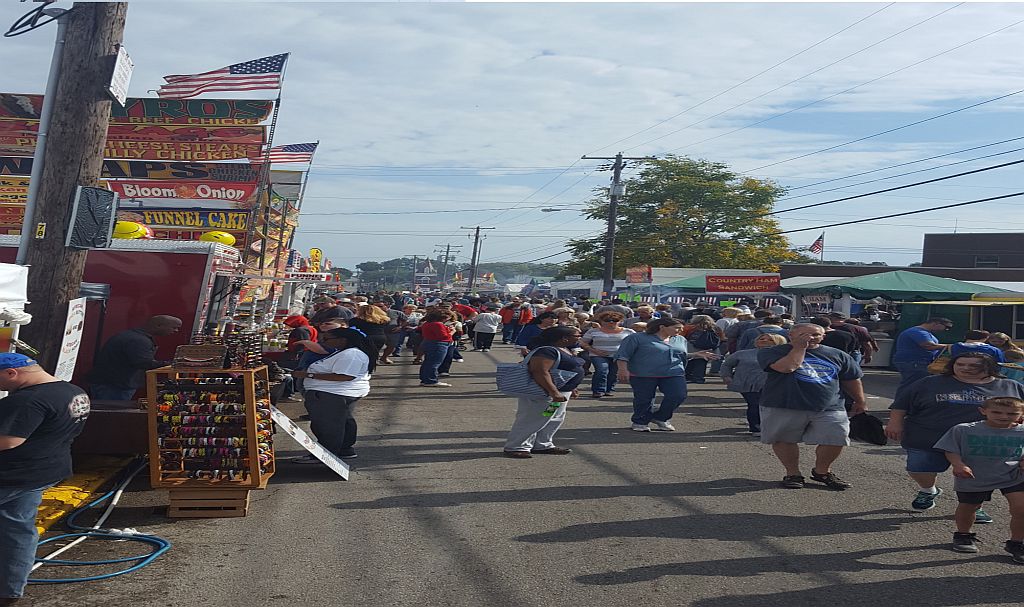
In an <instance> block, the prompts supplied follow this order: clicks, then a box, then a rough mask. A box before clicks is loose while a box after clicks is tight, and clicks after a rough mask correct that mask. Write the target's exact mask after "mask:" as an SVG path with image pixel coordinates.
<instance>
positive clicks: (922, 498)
mask: <svg viewBox="0 0 1024 607" xmlns="http://www.w3.org/2000/svg"><path fill="white" fill-rule="evenodd" d="M940 495H942V489H939V488H936V490H935V493H932V492H930V491H918V492H917V497H915V498H914V501H913V502H911V503H910V507H911V508H913V509H914V510H917V511H919V512H924V511H925V510H931V509H932V508H934V507H935V498H937V497H939V496H940Z"/></svg>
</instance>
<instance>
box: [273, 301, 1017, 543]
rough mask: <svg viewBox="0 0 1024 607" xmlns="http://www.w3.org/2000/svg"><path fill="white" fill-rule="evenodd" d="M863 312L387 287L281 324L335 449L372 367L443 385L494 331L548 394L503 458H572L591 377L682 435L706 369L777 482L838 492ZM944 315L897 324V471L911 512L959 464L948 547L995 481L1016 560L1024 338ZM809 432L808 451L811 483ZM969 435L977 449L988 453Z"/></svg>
mask: <svg viewBox="0 0 1024 607" xmlns="http://www.w3.org/2000/svg"><path fill="white" fill-rule="evenodd" d="M865 315H867V316H866V317H867V318H876V317H878V316H879V313H878V311H877V310H870V309H869V310H866V311H865V312H863V313H862V314H861V315H860V316H861V318H850V317H848V316H847V315H844V314H842V313H839V312H823V313H820V314H818V315H816V316H813V317H810V318H804V319H795V318H793V317H792V316H791V315H789V314H788V311H787V310H786V309H785V308H783V307H781V306H775V307H767V308H756V307H753V306H748V305H742V304H740V305H736V306H733V307H728V308H715V307H699V306H695V305H692V304H688V303H687V302H683V303H681V304H658V305H646V304H639V305H638V304H635V303H634V304H627V303H625V302H622V301H618V300H611V301H600V302H594V301H590V300H587V299H575V298H570V299H567V300H563V299H554V300H550V299H548V300H541V299H528V298H512V299H511V300H508V301H501V300H499V299H497V298H461V297H448V298H443V297H435V298H432V299H431V298H428V297H422V296H419V295H416V294H410V293H396V294H377V295H376V296H372V297H371V296H352V297H342V298H339V299H335V298H333V297H330V296H323V297H321V298H320V299H318V300H317V301H316V304H315V306H314V309H313V310H311V315H310V316H309V317H308V318H307V317H305V316H298V315H296V316H294V317H291V318H289V319H288V320H287V324H288V325H289V326H292V327H294V328H295V331H296V333H295V335H296V339H294V340H289V348H290V349H291V350H293V356H292V357H291V359H292V360H294V361H296V364H295V366H294V369H295V370H294V371H293V373H292V375H293V376H294V377H295V378H296V380H297V381H301V382H302V388H301V390H302V392H304V394H305V396H304V399H305V402H306V405H307V410H308V412H309V415H310V420H311V422H312V430H313V432H314V434H316V436H317V438H318V440H320V442H321V443H323V444H324V445H325V446H326V447H327V448H328V449H329V450H331V451H332V452H334V453H335V454H336V455H338V456H339V457H342V458H352V457H355V449H354V445H355V441H356V434H357V430H356V429H357V425H356V423H355V420H354V418H353V415H352V410H353V407H354V405H355V403H356V401H358V399H359V398H361V397H363V396H365V395H366V394H367V393H368V392H369V389H370V382H369V379H370V373H371V372H372V371H373V368H374V366H375V365H387V364H392V362H393V361H392V358H394V357H398V356H401V355H402V353H403V352H409V353H410V354H411V355H412V356H413V362H414V363H416V364H418V365H419V385H420V386H423V387H425V388H450V387H451V384H449V383H448V382H445V381H443V380H444V379H445V378H447V377H448V376H449V375H451V372H452V364H453V363H454V362H457V361H459V360H461V359H463V354H462V352H463V351H473V352H482V353H486V352H490V351H491V348H492V347H494V345H495V341H496V340H497V339H498V336H499V335H500V338H501V344H503V345H507V346H509V347H510V348H514V350H513V351H515V352H518V354H519V355H521V356H522V357H523V361H524V362H523V364H524V365H525V366H526V369H527V372H528V374H529V377H530V378H531V380H532V381H533V382H534V383H535V384H536V386H538V387H539V389H540V391H539V392H538V394H537V395H530V396H524V395H518V403H517V410H516V415H515V418H514V420H513V422H512V427H511V428H510V430H509V432H508V435H507V437H506V441H505V445H504V449H503V454H504V455H505V456H506V457H509V458H513V459H530V458H532V457H534V456H535V455H568V454H570V453H571V452H572V449H569V448H566V447H560V446H558V445H557V444H556V442H555V439H556V435H557V433H558V431H559V429H560V428H561V427H562V425H563V424H564V423H565V420H566V412H567V410H568V408H569V403H570V402H571V401H573V400H576V399H579V398H582V397H583V396H581V392H584V389H583V386H584V385H587V386H588V387H589V398H593V399H602V398H608V397H611V396H613V395H614V394H615V391H616V388H617V387H618V386H620V385H622V384H625V383H628V384H629V385H630V388H631V392H632V401H633V412H632V415H631V416H630V419H629V428H630V429H631V430H633V431H635V432H652V431H654V432H659V431H660V432H672V431H675V430H676V428H675V426H674V425H673V422H672V418H673V414H674V413H675V412H676V410H677V409H678V408H679V407H680V406H681V405H682V404H683V403H684V401H685V400H686V398H687V389H688V388H687V386H688V385H691V384H702V383H705V382H706V381H707V376H708V371H709V369H708V366H709V364H710V373H711V374H712V375H717V376H719V377H720V378H721V379H722V381H723V382H724V384H725V386H726V389H727V390H730V391H732V392H737V393H738V394H739V396H740V397H741V398H742V399H743V402H745V404H746V421H747V426H748V431H749V432H750V435H751V436H753V437H759V438H760V441H761V442H762V443H764V444H767V445H770V446H771V449H772V451H773V452H774V454H775V456H776V457H777V459H778V461H779V463H780V465H781V467H782V468H783V469H784V475H783V478H782V481H781V486H782V487H785V488H790V489H799V488H802V487H804V485H805V483H806V482H807V478H808V477H809V479H810V480H813V481H815V482H818V483H821V484H823V485H825V486H826V487H828V488H829V489H833V490H837V491H842V490H846V489H848V488H849V487H850V486H851V484H850V483H849V482H848V481H846V480H843V479H842V478H840V477H839V476H838V475H837V474H836V473H835V472H834V471H833V465H834V464H835V462H836V461H837V460H838V459H839V457H840V455H841V454H842V451H843V449H844V448H845V447H846V446H848V445H849V444H850V438H849V435H850V419H851V417H856V416H858V415H859V414H861V413H863V412H865V411H866V408H867V404H866V400H865V395H864V389H863V386H862V384H861V378H862V376H863V371H862V369H861V366H862V365H863V364H864V363H867V362H870V361H871V360H872V357H873V356H874V355H875V354H876V352H878V350H879V347H878V343H877V341H876V339H875V337H874V336H873V335H872V333H871V332H870V331H869V330H868V329H867V328H866V327H864V326H862V324H861V322H862V320H863V319H864V318H865ZM952 326H953V323H952V321H950V320H949V319H945V318H930V319H928V320H927V321H925V322H924V323H922V324H921V325H918V326H916V327H912V328H910V329H907V330H906V331H903V332H902V333H901V334H900V335H899V337H898V339H897V340H896V344H895V349H894V352H893V364H894V365H895V367H896V368H897V369H898V370H899V372H900V384H899V387H898V389H897V394H896V397H895V399H894V401H893V404H892V411H891V414H890V419H889V421H888V424H887V425H886V426H885V434H886V435H887V436H888V437H889V438H890V439H892V440H894V441H900V442H901V445H902V446H903V447H904V449H905V450H906V454H907V455H906V469H907V472H908V474H909V476H910V478H911V479H912V480H913V481H914V482H915V483H916V485H917V493H916V495H915V497H914V499H913V500H912V503H911V508H912V509H914V510H918V511H923V510H928V509H930V508H932V507H934V504H935V500H936V499H937V498H938V496H939V495H941V494H942V489H941V488H938V487H937V486H936V479H937V476H938V474H940V473H942V472H944V471H945V470H947V469H949V468H952V469H953V471H954V475H955V483H954V488H955V489H956V490H957V495H958V500H959V506H958V508H957V514H956V526H957V531H956V533H955V535H954V540H953V547H954V549H955V550H959V551H976V550H977V545H976V543H977V540H976V537H975V536H974V535H973V534H972V533H971V531H970V530H971V528H972V525H974V524H979V523H980V524H983V523H987V522H990V521H991V520H992V518H991V516H990V515H988V514H987V513H986V512H985V511H984V510H983V509H982V508H981V505H982V504H983V503H984V502H985V501H987V500H989V499H990V498H991V494H992V490H993V489H1000V490H1002V491H1003V493H1005V494H1006V496H1007V500H1008V501H1009V503H1010V509H1011V516H1012V522H1011V538H1010V540H1009V541H1008V542H1007V544H1006V550H1007V551H1008V552H1010V553H1011V555H1012V556H1013V558H1014V560H1016V561H1017V562H1021V563H1024V543H1021V542H1022V541H1024V477H1022V472H1021V464H1020V460H1021V456H1022V451H1024V426H1018V425H1017V422H1016V421H1012V423H1011V422H1010V421H1007V420H1011V418H1013V420H1017V419H1024V418H1022V417H1021V416H1022V415H1024V386H1022V385H1021V384H1020V383H1019V382H1017V381H1014V380H1011V379H1006V378H1005V377H1003V376H1002V375H1001V373H1000V367H999V365H998V363H1002V362H1021V361H1024V350H1021V349H1020V348H1018V347H1017V346H1016V345H1014V343H1013V341H1012V340H1011V339H1010V338H1009V336H1007V335H1005V334H1003V333H991V334H989V333H987V332H985V331H980V330H972V331H968V332H967V333H966V334H965V337H964V339H963V340H962V341H957V342H955V343H942V342H940V340H939V339H938V338H937V336H936V334H937V333H941V332H942V331H945V330H947V329H949V328H951V327H952ZM343 327H344V328H343ZM317 331H319V335H320V337H319V339H318V338H317ZM588 376H589V383H586V382H587V380H586V378H587V377H588ZM566 377H568V378H570V379H567V380H566V379H565V378H566ZM558 378H561V379H558ZM556 379H557V380H558V381H556ZM659 392H660V394H661V397H660V399H659V398H658V393H659ZM1014 412H1016V413H1014ZM1014 415H1017V417H1016V418H1014ZM993 437H994V438H993ZM979 441H980V442H979ZM801 444H810V445H814V453H813V456H812V460H813V463H812V464H811V466H810V469H809V472H808V474H807V476H806V477H805V475H804V472H803V468H802V467H801V463H800V460H801V457H800V445H801ZM978 444H983V445H986V447H985V449H982V450H981V452H983V461H980V462H979V460H978V455H977V453H978V452H979V450H978V448H977V445H978ZM986 449H987V450H986ZM992 454H997V456H998V457H1002V458H1003V460H1005V461H1003V462H1002V463H1001V466H1002V467H1000V466H995V465H993V464H991V462H990V461H989V460H991V459H992V457H990V455H992ZM984 457H987V458H988V459H984ZM303 461H310V462H313V461H315V460H313V459H312V458H305V459H304V460H303ZM1011 463H1014V466H1012V467H1011V466H1010V465H1009V464H1011ZM1011 481H1012V482H1011Z"/></svg>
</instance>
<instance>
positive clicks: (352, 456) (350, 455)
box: [338, 452, 359, 459]
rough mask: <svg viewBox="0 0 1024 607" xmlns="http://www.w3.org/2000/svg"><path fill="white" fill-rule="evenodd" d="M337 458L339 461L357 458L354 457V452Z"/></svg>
mask: <svg viewBox="0 0 1024 607" xmlns="http://www.w3.org/2000/svg"><path fill="white" fill-rule="evenodd" d="M338 457H339V458H340V459H355V458H357V457H359V456H358V455H356V454H355V452H352V453H346V454H345V455H339V456H338Z"/></svg>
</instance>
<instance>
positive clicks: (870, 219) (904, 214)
mask: <svg viewBox="0 0 1024 607" xmlns="http://www.w3.org/2000/svg"><path fill="white" fill-rule="evenodd" d="M1022 162H1024V161H1022ZM1017 196H1024V192H1015V193H1013V194H1004V195H1002V196H993V197H991V198H980V199H978V200H969V201H967V202H958V203H955V204H946V205H942V206H939V207H929V208H927V209H918V210H916V211H905V212H903V213H891V214H889V215H879V216H878V217H868V218H865V219H855V220H853V221H841V222H838V223H829V224H825V225H820V226H814V227H810V228H797V229H795V230H783V231H781V232H773V233H771V234H768V235H769V236H778V235H781V234H793V233H795V232H807V231H811V230H822V229H825V228H834V227H837V226H848V225H852V224H855V223H865V222H868V221H876V220H878V219H892V218H893V217H906V216H907V215H917V214H919V213H929V212H931V211H940V210H943V209H952V208H955V207H965V206H968V205H972V204H981V203H983V202H990V201H993V200H1002V199H1004V198H1014V197H1017Z"/></svg>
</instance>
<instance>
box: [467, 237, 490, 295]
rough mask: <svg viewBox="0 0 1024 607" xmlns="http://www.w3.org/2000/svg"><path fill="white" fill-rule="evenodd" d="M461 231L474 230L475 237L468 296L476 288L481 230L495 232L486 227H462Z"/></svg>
mask: <svg viewBox="0 0 1024 607" xmlns="http://www.w3.org/2000/svg"><path fill="white" fill-rule="evenodd" d="M460 229H462V230H474V235H473V257H472V258H471V261H470V262H469V263H470V268H469V285H468V286H467V288H466V295H472V293H473V287H475V286H476V274H477V271H476V270H477V268H476V266H477V264H478V263H479V262H480V230H493V229H494V228H484V227H480V226H476V227H475V228H467V227H466V226H461V227H460Z"/></svg>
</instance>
